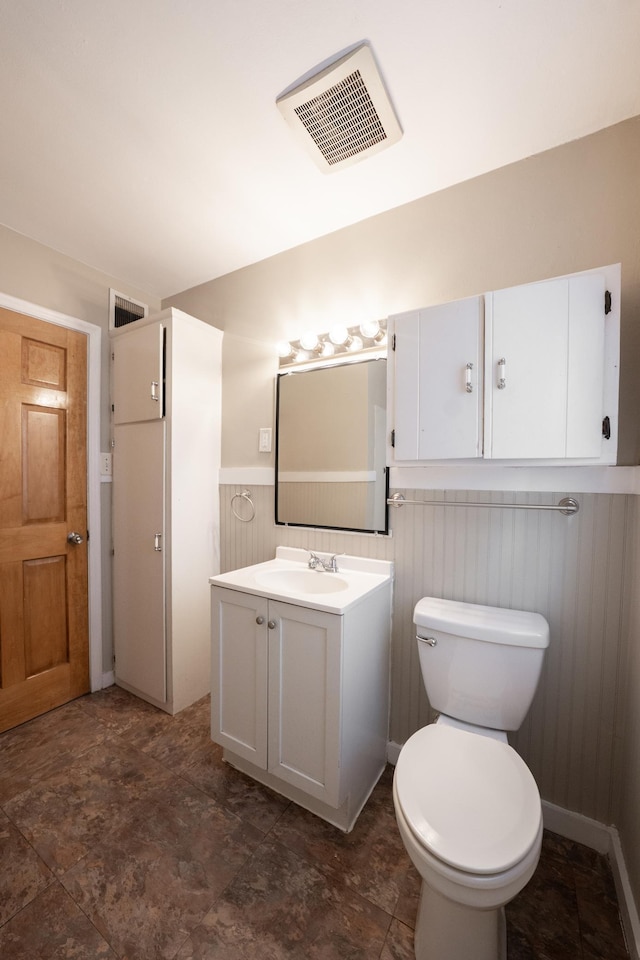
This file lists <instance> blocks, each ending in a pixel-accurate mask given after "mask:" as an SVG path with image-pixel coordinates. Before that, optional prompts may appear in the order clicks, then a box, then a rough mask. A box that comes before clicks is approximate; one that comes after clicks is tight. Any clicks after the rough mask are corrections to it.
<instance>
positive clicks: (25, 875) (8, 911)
mask: <svg viewBox="0 0 640 960" xmlns="http://www.w3.org/2000/svg"><path fill="white" fill-rule="evenodd" d="M53 879H54V878H53V875H52V873H51V871H50V870H49V869H48V868H47V866H46V865H45V864H44V863H43V862H42V860H41V859H40V857H39V856H38V854H37V853H36V852H35V851H34V850H33V849H32V848H31V847H30V846H29V844H28V843H27V841H26V840H25V839H24V837H23V836H22V834H21V833H20V831H19V830H18V829H17V828H16V827H14V825H13V824H12V823H11V822H10V821H9V820H8V818H7V817H6V816H5V815H4V813H2V811H0V926H2V924H3V923H6V922H7V920H9V919H10V918H11V917H13V916H14V914H16V913H18V911H19V910H21V909H22V908H23V907H24V906H25V905H26V904H27V903H30V902H31V901H32V900H33V899H34V898H35V897H36V896H37V895H38V894H39V893H40V892H41V891H42V890H44V888H45V887H47V886H49V884H51V883H52V882H53Z"/></svg>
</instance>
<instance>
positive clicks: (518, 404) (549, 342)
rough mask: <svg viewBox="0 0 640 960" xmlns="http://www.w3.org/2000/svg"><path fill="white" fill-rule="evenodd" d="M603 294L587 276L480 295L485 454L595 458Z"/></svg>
mask: <svg viewBox="0 0 640 960" xmlns="http://www.w3.org/2000/svg"><path fill="white" fill-rule="evenodd" d="M604 294H605V290H604V277H603V275H602V274H591V275H586V276H576V277H571V278H569V277H563V278H559V279H557V280H547V281H545V282H543V283H533V284H528V285H526V286H521V287H511V288H510V289H507V290H498V291H496V292H495V293H491V294H488V295H487V314H486V340H487V353H486V358H487V368H486V384H487V390H486V407H485V423H486V434H485V456H487V457H492V458H495V459H523V458H528V459H554V458H558V459H562V458H566V457H597V456H599V454H600V443H601V434H602V399H603V372H604V367H603V352H604V323H605V314H604V309H605V307H604Z"/></svg>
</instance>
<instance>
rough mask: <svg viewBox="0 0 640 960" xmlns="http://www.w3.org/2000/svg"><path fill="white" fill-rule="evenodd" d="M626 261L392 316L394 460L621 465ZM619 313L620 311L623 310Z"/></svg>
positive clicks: (391, 384)
mask: <svg viewBox="0 0 640 960" xmlns="http://www.w3.org/2000/svg"><path fill="white" fill-rule="evenodd" d="M612 280H615V281H616V283H615V292H614V294H613V296H615V298H616V300H617V301H619V267H617V268H616V267H604V268H602V269H601V270H591V271H586V272H585V273H581V274H573V275H571V276H567V277H559V278H556V279H553V280H547V281H543V282H541V283H532V284H526V285H523V286H518V287H511V288H508V289H505V290H498V291H494V292H492V293H487V294H485V296H484V297H474V298H470V299H468V300H461V301H457V302H453V303H446V304H442V305H439V306H435V307H429V308H427V309H423V310H416V311H413V312H411V313H408V314H402V315H399V316H397V317H393V318H391V323H390V327H391V332H392V336H393V338H394V339H393V341H392V342H394V343H395V347H394V353H393V356H392V365H391V376H390V391H389V407H390V409H391V410H392V420H393V423H392V425H393V430H394V446H393V448H392V450H391V451H390V453H391V462H392V463H398V464H402V463H403V462H411V461H414V462H416V461H417V462H420V461H422V462H429V461H438V460H441V461H444V460H453V459H459V460H470V459H472V458H479V457H484V458H485V459H494V460H510V461H514V460H536V461H538V462H542V461H544V462H561V461H563V460H568V459H571V460H574V461H578V460H580V461H583V462H593V461H599V462H602V463H614V462H615V454H616V451H615V446H616V441H615V439H614V440H613V441H612V443H611V445H610V447H608V448H607V447H605V446H603V439H602V424H603V418H604V417H605V416H608V417H609V419H610V421H613V422H614V426H613V430H614V433H615V422H617V378H618V358H617V353H618V338H619V312H618V313H617V314H616V318H615V320H614V319H613V318H610V319H607V315H606V307H605V288H607V287H609V286H610V285H611V286H612V287H613V286H614V284H613V283H611V281H612ZM617 311H619V307H617Z"/></svg>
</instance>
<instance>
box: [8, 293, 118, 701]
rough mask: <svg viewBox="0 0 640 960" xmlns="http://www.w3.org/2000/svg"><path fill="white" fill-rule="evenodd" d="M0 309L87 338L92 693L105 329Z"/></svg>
mask: <svg viewBox="0 0 640 960" xmlns="http://www.w3.org/2000/svg"><path fill="white" fill-rule="evenodd" d="M0 307H4V308H5V309H7V310H13V311H14V312H15V313H23V314H25V316H28V317H35V318H36V320H44V321H46V322H47V323H54V324H57V325H58V326H59V327H67V328H68V329H69V330H77V331H79V332H80V333H84V334H86V336H87V342H88V343H87V345H88V354H89V355H88V366H87V524H88V528H89V531H90V533H91V537H90V539H89V543H88V544H87V561H88V578H89V674H90V683H91V690H92V691H94V690H101V689H102V687H103V674H102V523H101V514H102V511H101V507H100V371H101V345H102V330H101V329H100V327H98V326H96V324H94V323H88V322H87V321H86V320H79V319H78V318H77V317H69V316H67V315H66V314H64V313H58V312H57V311H56V310H50V309H49V308H48V307H42V306H39V305H38V304H35V303H30V302H29V301H27V300H20V299H18V297H12V296H10V295H9V294H6V293H0Z"/></svg>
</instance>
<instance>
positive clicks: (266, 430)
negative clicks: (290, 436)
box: [258, 427, 271, 453]
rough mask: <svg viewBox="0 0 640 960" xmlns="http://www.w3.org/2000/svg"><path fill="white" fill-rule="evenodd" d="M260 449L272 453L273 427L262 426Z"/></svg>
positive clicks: (261, 451) (262, 451)
mask: <svg viewBox="0 0 640 960" xmlns="http://www.w3.org/2000/svg"><path fill="white" fill-rule="evenodd" d="M258 451H259V452H260V453H271V427H260V441H259V443H258Z"/></svg>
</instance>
